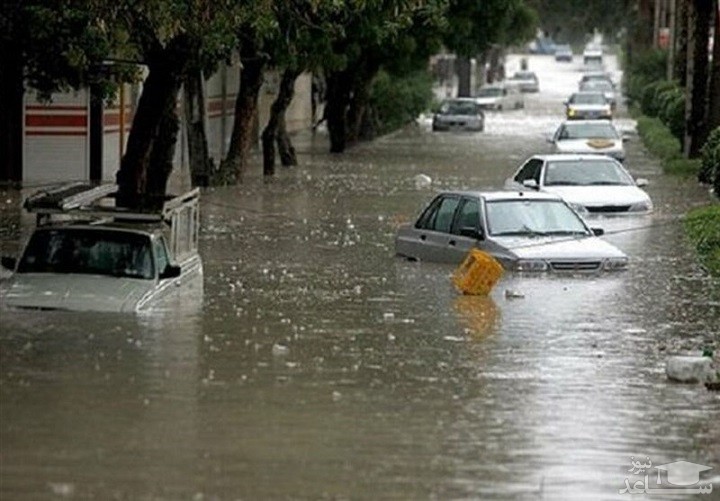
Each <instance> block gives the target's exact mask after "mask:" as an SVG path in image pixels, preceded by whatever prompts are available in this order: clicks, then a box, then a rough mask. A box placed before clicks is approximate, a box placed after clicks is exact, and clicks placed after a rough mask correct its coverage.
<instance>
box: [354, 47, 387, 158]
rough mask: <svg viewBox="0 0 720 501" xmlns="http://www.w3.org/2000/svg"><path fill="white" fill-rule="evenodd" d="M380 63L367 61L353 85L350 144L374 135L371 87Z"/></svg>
mask: <svg viewBox="0 0 720 501" xmlns="http://www.w3.org/2000/svg"><path fill="white" fill-rule="evenodd" d="M379 68H380V67H379V65H378V64H376V63H374V62H371V61H366V62H365V63H363V64H362V65H361V67H360V69H359V71H358V72H357V74H356V79H355V85H354V86H353V91H352V98H351V99H350V103H349V104H350V106H349V109H348V131H347V138H348V142H349V143H350V144H352V143H356V142H357V141H359V140H361V139H362V140H371V139H373V137H374V130H373V128H372V127H371V126H370V124H369V123H368V117H369V115H370V113H369V111H368V110H369V102H370V89H371V87H372V82H373V80H374V78H375V76H376V75H377V72H378V71H379Z"/></svg>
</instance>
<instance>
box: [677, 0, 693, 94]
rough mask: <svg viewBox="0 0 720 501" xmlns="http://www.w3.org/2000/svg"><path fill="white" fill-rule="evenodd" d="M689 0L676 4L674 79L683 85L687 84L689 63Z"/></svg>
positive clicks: (678, 0)
mask: <svg viewBox="0 0 720 501" xmlns="http://www.w3.org/2000/svg"><path fill="white" fill-rule="evenodd" d="M688 1H690V0H677V3H676V4H675V17H676V21H675V23H676V26H677V29H676V34H675V39H676V40H675V54H676V57H675V58H674V65H673V79H674V80H677V82H678V84H679V85H680V86H681V87H685V85H686V84H687V63H688V58H687V54H688V5H687V4H688Z"/></svg>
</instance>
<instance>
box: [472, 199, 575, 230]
mask: <svg viewBox="0 0 720 501" xmlns="http://www.w3.org/2000/svg"><path fill="white" fill-rule="evenodd" d="M485 207H486V213H487V224H488V233H489V234H490V235H493V236H496V237H497V236H510V235H528V236H545V235H588V234H589V233H588V229H587V227H586V226H585V224H584V223H583V222H582V220H581V219H580V217H579V216H578V215H577V214H575V212H573V211H572V209H570V207H568V206H567V205H565V203H564V202H562V201H561V200H497V201H490V202H487V203H486V204H485Z"/></svg>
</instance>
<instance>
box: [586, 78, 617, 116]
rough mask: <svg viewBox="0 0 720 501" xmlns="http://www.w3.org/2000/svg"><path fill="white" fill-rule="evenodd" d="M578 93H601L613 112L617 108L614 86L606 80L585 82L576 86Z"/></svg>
mask: <svg viewBox="0 0 720 501" xmlns="http://www.w3.org/2000/svg"><path fill="white" fill-rule="evenodd" d="M578 87H579V88H578V90H579V91H580V92H602V93H603V95H604V96H605V99H607V100H608V102H609V103H610V107H611V108H612V109H613V110H614V109H615V107H616V106H617V97H616V95H615V86H614V85H613V84H612V83H611V82H608V81H607V80H600V79H596V80H587V81H585V82H582V83H581V84H580V85H579V86H578Z"/></svg>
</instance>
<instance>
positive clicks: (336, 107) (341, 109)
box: [325, 70, 351, 153]
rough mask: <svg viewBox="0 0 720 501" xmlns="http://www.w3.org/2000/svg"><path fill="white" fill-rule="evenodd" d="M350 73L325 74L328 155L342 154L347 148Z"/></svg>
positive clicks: (346, 71)
mask: <svg viewBox="0 0 720 501" xmlns="http://www.w3.org/2000/svg"><path fill="white" fill-rule="evenodd" d="M350 75H351V74H350V72H349V71H348V70H343V71H333V72H330V73H328V74H327V76H326V84H327V94H326V97H327V100H326V103H325V117H326V119H327V128H328V134H329V136H330V153H342V152H343V151H345V147H346V146H347V137H346V134H347V132H346V122H347V120H346V118H347V117H346V115H347V108H348V105H349V103H350V89H351V82H350Z"/></svg>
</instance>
